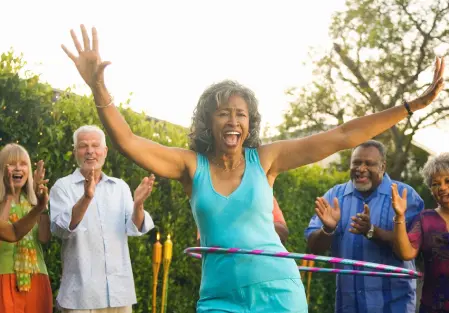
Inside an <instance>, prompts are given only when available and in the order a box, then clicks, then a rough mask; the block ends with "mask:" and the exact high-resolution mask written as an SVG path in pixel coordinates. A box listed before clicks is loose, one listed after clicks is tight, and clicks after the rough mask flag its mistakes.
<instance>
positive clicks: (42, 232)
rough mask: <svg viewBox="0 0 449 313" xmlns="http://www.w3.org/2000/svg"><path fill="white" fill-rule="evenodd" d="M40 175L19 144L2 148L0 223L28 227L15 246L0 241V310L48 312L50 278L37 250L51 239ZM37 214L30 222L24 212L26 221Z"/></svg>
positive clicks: (42, 172) (50, 308)
mask: <svg viewBox="0 0 449 313" xmlns="http://www.w3.org/2000/svg"><path fill="white" fill-rule="evenodd" d="M44 176H45V169H44V164H43V162H42V161H39V163H38V167H37V170H36V171H35V172H34V177H33V172H32V169H31V160H30V156H29V155H28V152H27V151H26V150H25V148H23V147H22V146H20V145H17V144H8V145H6V146H5V147H3V149H2V150H1V152H0V177H2V179H1V181H0V221H2V223H7V222H9V223H14V224H15V225H17V224H19V225H20V224H23V220H25V222H26V223H27V224H28V225H30V224H31V225H32V226H34V227H33V228H32V229H31V231H29V232H27V233H26V234H25V235H24V236H23V238H22V239H20V240H19V241H18V242H17V243H8V242H0V312H5V313H9V312H14V313H15V312H17V313H18V312H21V313H51V312H52V311H53V296H52V291H51V286H50V279H49V278H48V273H47V267H46V265H45V261H44V255H43V251H42V246H41V244H42V243H47V242H48V241H49V240H50V237H51V233H50V218H49V216H48V212H45V211H44V210H46V208H47V205H48V190H47V187H46V186H45V185H44V184H45V183H47V180H45V179H44ZM38 212H43V213H46V214H40V217H39V219H38V222H37V223H36V222H35V221H36V218H31V219H30V214H31V217H32V216H33V215H36V214H37V213H38ZM27 214H28V215H27ZM21 219H22V220H21ZM21 221H22V222H21ZM33 221H34V223H32V222H33ZM25 226H26V225H25ZM21 227H22V228H23V227H24V226H23V225H22V226H21ZM30 228H31V227H30ZM22 231H23V229H22ZM22 235H23V233H21V234H20V233H19V236H22Z"/></svg>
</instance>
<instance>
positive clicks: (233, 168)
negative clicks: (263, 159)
mask: <svg viewBox="0 0 449 313" xmlns="http://www.w3.org/2000/svg"><path fill="white" fill-rule="evenodd" d="M243 159H244V158H243V155H242V156H241V157H240V160H239V161H238V162H237V164H236V165H234V166H233V167H232V168H226V167H224V165H221V164H219V163H217V162H216V161H215V160H212V162H213V163H214V165H215V166H217V167H219V168H221V169H223V170H224V171H225V172H231V171H233V170H235V169H236V168H237V167H239V165H240V163H242V161H243Z"/></svg>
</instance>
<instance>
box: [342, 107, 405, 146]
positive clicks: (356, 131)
mask: <svg viewBox="0 0 449 313" xmlns="http://www.w3.org/2000/svg"><path fill="white" fill-rule="evenodd" d="M406 116H407V110H406V109H405V107H404V106H402V105H401V106H397V107H393V108H390V109H387V110H384V111H382V112H379V113H374V114H370V115H366V116H363V117H360V118H356V119H353V120H351V121H349V122H346V123H345V124H343V125H341V126H339V128H341V131H342V133H343V134H344V135H343V137H342V138H344V140H345V141H346V144H345V147H348V148H353V147H355V146H357V145H359V144H360V143H362V142H365V141H366V140H369V139H371V138H373V137H375V136H376V135H378V134H380V133H382V132H384V131H385V130H387V129H389V128H391V127H392V126H394V125H395V124H396V123H398V122H399V121H401V120H402V119H404V118H405V117H406Z"/></svg>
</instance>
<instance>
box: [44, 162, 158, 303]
mask: <svg viewBox="0 0 449 313" xmlns="http://www.w3.org/2000/svg"><path fill="white" fill-rule="evenodd" d="M84 180H85V178H84V177H83V175H82V174H81V172H80V171H79V169H77V170H75V172H74V173H73V174H71V175H69V176H66V177H63V178H61V179H58V180H57V181H56V183H55V184H54V186H53V187H52V188H51V190H50V215H51V231H52V233H53V234H55V235H56V236H58V237H60V238H61V239H62V252H61V254H62V262H63V263H62V264H63V266H62V279H61V285H60V289H59V293H58V297H57V303H58V305H59V306H60V307H62V308H65V309H100V308H107V307H122V306H130V305H132V304H134V303H136V302H137V301H136V292H135V288H134V278H133V273H132V268H131V259H130V257H129V249H128V236H140V235H143V234H145V233H147V232H148V231H149V230H151V229H152V228H153V227H154V223H153V220H152V219H151V217H150V215H149V214H148V213H147V212H145V219H144V223H143V226H142V230H141V231H139V230H138V229H137V227H136V225H134V223H133V221H132V213H133V208H134V201H133V198H132V195H131V191H130V189H129V186H128V185H127V184H126V183H125V182H124V181H123V180H121V179H118V178H114V177H108V176H107V175H105V174H104V173H103V174H102V178H101V180H100V182H99V183H98V184H97V186H96V188H95V195H94V197H93V199H92V201H91V203H90V204H89V207H88V209H87V211H86V214H85V215H84V217H83V219H82V221H81V222H80V223H79V224H78V226H77V227H76V228H75V229H73V230H70V229H69V225H70V221H71V218H72V208H73V206H74V205H75V204H76V203H77V202H78V200H79V199H80V198H81V197H82V196H83V194H84Z"/></svg>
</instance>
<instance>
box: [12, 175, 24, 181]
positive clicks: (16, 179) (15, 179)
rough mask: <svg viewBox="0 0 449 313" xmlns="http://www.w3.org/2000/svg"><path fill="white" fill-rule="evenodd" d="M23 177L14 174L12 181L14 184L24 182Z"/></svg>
mask: <svg viewBox="0 0 449 313" xmlns="http://www.w3.org/2000/svg"><path fill="white" fill-rule="evenodd" d="M22 178H23V175H22V174H12V180H13V181H14V182H20V181H22Z"/></svg>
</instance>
